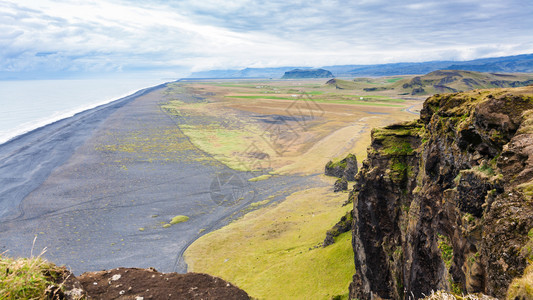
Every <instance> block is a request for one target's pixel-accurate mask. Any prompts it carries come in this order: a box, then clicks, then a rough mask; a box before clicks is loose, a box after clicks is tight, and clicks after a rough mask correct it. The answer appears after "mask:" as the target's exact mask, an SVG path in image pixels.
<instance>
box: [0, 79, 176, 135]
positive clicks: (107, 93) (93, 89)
mask: <svg viewBox="0 0 533 300" xmlns="http://www.w3.org/2000/svg"><path fill="white" fill-rule="evenodd" d="M168 81H171V80H170V79H157V78H155V79H154V78H151V79H137V78H135V79H132V78H115V79H110V78H106V79H75V80H74V79H69V80H21V81H0V144H3V143H5V142H7V141H9V140H10V139H12V138H14V137H16V136H18V135H21V134H23V133H26V132H29V131H31V130H33V129H36V128H39V127H42V126H45V125H47V124H50V123H53V122H55V121H58V120H61V119H64V118H68V117H71V116H73V115H74V114H76V113H79V112H81V111H84V110H87V109H91V108H94V107H96V106H99V105H102V104H105V103H109V102H111V101H113V100H117V99H120V98H122V97H125V96H128V95H131V94H133V93H134V92H136V91H138V90H141V89H144V88H147V87H151V86H155V85H158V84H161V83H164V82H168Z"/></svg>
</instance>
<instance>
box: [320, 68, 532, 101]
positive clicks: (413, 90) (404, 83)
mask: <svg viewBox="0 0 533 300" xmlns="http://www.w3.org/2000/svg"><path fill="white" fill-rule="evenodd" d="M362 79H363V78H359V79H354V80H342V79H338V78H335V79H331V80H329V81H328V82H326V84H327V85H330V86H334V87H335V88H337V89H343V90H351V89H360V88H361V84H360V82H361V80H362ZM531 84H533V74H520V73H516V74H499V73H480V72H473V71H463V70H437V71H433V72H430V73H428V74H426V75H422V76H415V77H412V78H405V79H402V80H398V81H396V82H393V83H390V84H385V85H380V86H376V87H368V88H363V90H365V91H367V92H377V91H385V90H395V91H396V92H397V93H398V94H400V95H433V94H439V93H456V92H464V91H469V90H474V89H486V88H505V87H520V86H526V85H531Z"/></svg>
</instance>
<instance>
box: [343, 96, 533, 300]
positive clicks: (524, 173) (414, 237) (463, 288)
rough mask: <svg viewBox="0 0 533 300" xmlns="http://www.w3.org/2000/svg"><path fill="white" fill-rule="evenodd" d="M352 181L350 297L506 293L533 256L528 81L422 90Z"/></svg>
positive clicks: (532, 103) (532, 117) (532, 115)
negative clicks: (411, 114)
mask: <svg viewBox="0 0 533 300" xmlns="http://www.w3.org/2000/svg"><path fill="white" fill-rule="evenodd" d="M356 181H357V183H356V185H355V186H354V190H353V193H352V195H353V196H352V197H353V202H354V216H353V217H354V221H353V228H352V231H353V240H352V244H353V248H354V256H355V270H356V274H355V275H354V280H353V282H352V283H351V285H350V297H352V298H359V299H370V298H376V297H379V298H386V299H408V298H414V297H416V298H421V297H424V295H429V294H431V291H432V290H445V291H451V292H455V293H457V294H461V293H467V292H468V293H483V294H487V295H491V296H495V297H498V298H502V297H505V295H506V292H507V288H508V286H509V284H510V283H511V280H513V278H516V277H520V276H522V275H523V273H524V270H525V268H526V266H527V264H528V260H529V261H531V260H533V250H532V249H533V229H532V228H533V200H532V195H533V87H532V86H529V87H521V88H509V89H490V90H474V91H470V92H464V93H454V94H445V95H435V96H432V97H430V98H428V99H427V100H426V102H425V103H424V108H423V109H422V111H421V115H420V119H419V120H416V121H413V122H409V123H403V124H398V125H391V126H388V127H385V128H381V129H375V130H374V131H373V132H372V144H371V146H370V148H369V150H368V158H367V159H366V160H365V161H364V162H363V166H362V168H361V170H360V172H359V173H358V175H357V177H356ZM528 234H529V236H528Z"/></svg>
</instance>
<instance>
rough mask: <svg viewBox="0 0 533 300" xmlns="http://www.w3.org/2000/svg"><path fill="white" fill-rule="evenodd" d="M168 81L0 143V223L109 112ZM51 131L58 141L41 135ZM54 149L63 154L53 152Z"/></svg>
mask: <svg viewBox="0 0 533 300" xmlns="http://www.w3.org/2000/svg"><path fill="white" fill-rule="evenodd" d="M167 84H168V83H163V84H160V85H157V86H154V87H149V88H145V89H141V90H139V91H137V92H135V93H133V94H131V95H128V96H126V97H123V98H120V99H117V100H113V101H111V102H109V103H106V104H102V105H99V106H97V107H94V108H91V109H88V110H84V111H82V112H79V113H76V114H75V115H73V116H71V117H68V118H64V119H61V120H57V121H55V122H52V123H50V124H47V125H44V126H42V127H39V128H36V129H33V130H31V131H29V132H26V133H23V134H21V135H18V136H16V137H13V138H12V139H10V140H8V141H7V142H5V143H2V144H0V224H1V223H3V222H5V221H6V220H11V219H13V218H15V217H17V216H16V215H14V214H17V212H16V211H14V210H16V209H17V207H18V206H19V204H20V202H21V201H22V199H24V197H26V196H27V195H28V194H29V193H31V192H32V191H33V190H34V189H35V188H37V187H38V186H39V185H40V184H41V183H42V182H43V181H44V180H45V179H46V178H47V177H48V175H50V173H51V172H52V171H53V170H54V169H55V168H57V167H58V166H60V165H62V164H63V163H64V162H65V161H66V160H68V158H70V156H71V155H72V154H74V151H75V150H76V148H77V147H79V146H80V145H81V144H83V142H85V140H86V139H87V138H89V137H90V136H91V134H92V133H93V132H94V130H96V128H97V127H98V126H99V125H100V124H101V123H102V122H103V121H104V120H105V119H106V118H107V117H108V116H109V115H110V114H112V113H113V112H114V111H115V110H117V109H119V108H121V107H123V106H124V105H126V104H127V103H128V102H131V101H133V100H135V99H136V98H138V97H140V96H142V95H145V94H147V93H150V92H152V91H154V90H157V89H160V88H163V87H165V86H166V85H167ZM88 123H89V124H88ZM74 130H76V131H77V132H81V131H83V132H82V133H81V134H76V135H73V134H68V132H67V131H70V132H72V131H74ZM53 135H61V140H60V142H61V143H58V140H57V139H49V140H45V138H44V137H45V136H49V137H50V136H53ZM43 144H45V145H43ZM43 146H44V147H46V148H47V151H46V152H47V153H46V154H45V153H42V152H43V149H42V147H43ZM56 151H59V152H61V154H62V155H56V154H55V152H56ZM36 168H38V169H39V170H38V171H37V172H35V171H34V170H35V169H36ZM25 169H26V170H27V171H26V172H25V171H24V170H25ZM28 171H29V172H28ZM28 173H29V174H28ZM13 174H17V177H13ZM20 176H21V177H20ZM10 214H11V216H10Z"/></svg>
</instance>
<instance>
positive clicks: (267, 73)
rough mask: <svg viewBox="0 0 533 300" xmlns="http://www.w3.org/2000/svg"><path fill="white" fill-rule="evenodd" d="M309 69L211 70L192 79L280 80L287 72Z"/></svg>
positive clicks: (192, 76)
mask: <svg viewBox="0 0 533 300" xmlns="http://www.w3.org/2000/svg"><path fill="white" fill-rule="evenodd" d="M294 69H310V68H307V67H279V68H246V69H242V70H211V71H203V72H195V73H192V74H191V76H189V77H190V78H275V79H279V78H281V76H283V74H285V72H287V71H290V70H294Z"/></svg>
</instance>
